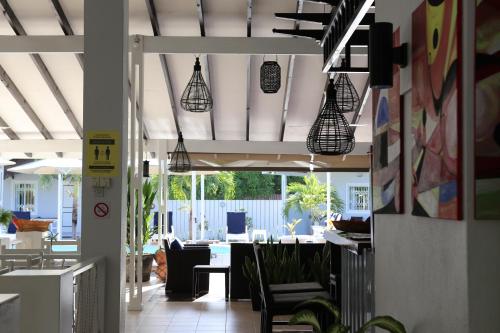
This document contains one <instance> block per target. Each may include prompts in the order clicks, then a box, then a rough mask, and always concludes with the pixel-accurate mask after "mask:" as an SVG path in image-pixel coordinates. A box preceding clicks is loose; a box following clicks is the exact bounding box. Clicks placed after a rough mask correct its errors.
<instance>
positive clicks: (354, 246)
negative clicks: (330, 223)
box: [323, 230, 372, 254]
mask: <svg viewBox="0 0 500 333" xmlns="http://www.w3.org/2000/svg"><path fill="white" fill-rule="evenodd" d="M348 235H349V234H348V233H345V232H343V231H340V230H325V233H324V234H323V237H324V238H325V239H326V240H327V241H328V242H330V243H333V244H336V245H339V246H344V247H346V248H348V249H349V250H351V251H353V252H354V253H356V254H361V253H362V252H363V249H370V248H371V247H372V244H371V240H370V239H366V240H365V239H360V240H356V239H353V238H349V237H348ZM367 237H368V238H369V237H370V235H369V234H367Z"/></svg>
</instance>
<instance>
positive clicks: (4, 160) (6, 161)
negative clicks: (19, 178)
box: [0, 157, 16, 166]
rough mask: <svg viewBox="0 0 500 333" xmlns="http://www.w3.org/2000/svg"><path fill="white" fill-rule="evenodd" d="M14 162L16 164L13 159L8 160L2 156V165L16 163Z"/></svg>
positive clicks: (0, 163) (0, 160) (0, 164)
mask: <svg viewBox="0 0 500 333" xmlns="http://www.w3.org/2000/svg"><path fill="white" fill-rule="evenodd" d="M14 164H16V162H12V161H9V160H6V159H5V158H1V157H0V166H3V165H14Z"/></svg>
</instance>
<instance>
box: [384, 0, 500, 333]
mask: <svg viewBox="0 0 500 333" xmlns="http://www.w3.org/2000/svg"><path fill="white" fill-rule="evenodd" d="M461 1H462V3H463V4H464V9H463V13H464V21H463V25H462V30H463V31H464V38H463V41H464V45H463V49H464V50H466V52H464V58H463V59H464V80H463V82H464V99H463V111H464V112H463V117H464V119H463V124H464V126H463V145H462V146H463V161H464V163H463V170H464V190H463V192H464V201H463V202H464V216H465V218H464V220H463V221H445V220H438V219H428V218H419V217H414V216H411V214H410V213H408V212H409V211H410V209H411V206H410V205H411V199H410V191H411V190H410V186H411V155H410V154H411V145H412V142H411V137H410V136H409V135H407V136H406V137H405V165H406V167H405V197H406V200H405V205H406V207H405V208H406V212H407V213H406V214H403V215H377V216H376V219H375V221H376V224H375V226H376V227H375V242H376V243H375V246H376V252H375V260H376V265H375V288H376V289H375V295H376V312H377V314H380V315H381V314H390V315H393V316H395V317H396V318H398V319H400V320H401V321H403V323H404V324H405V325H406V328H407V331H408V332H414V333H419V332H432V333H434V332H474V333H475V332H478V333H479V332H481V333H490V332H491V333H497V332H500V316H499V314H500V284H499V281H500V265H499V264H498V255H499V254H500V221H475V220H474V218H473V196H472V193H473V131H472V130H473V129H472V124H473V112H472V110H473V107H474V104H473V95H472V91H473V80H472V78H473V74H472V73H473V54H472V50H474V44H473V40H474V38H473V36H474V28H473V27H474V22H473V20H474V18H473V16H474V5H475V2H474V1H468V0H461ZM420 3H422V1H421V0H400V1H393V0H379V1H377V12H376V16H377V21H388V22H392V23H394V26H395V27H397V26H400V27H401V41H402V42H409V43H410V45H411V37H410V36H411V13H412V11H413V10H414V9H415V8H416V7H417V6H418V5H419V4H420ZM422 33H424V32H422ZM410 50H411V46H410ZM410 88H411V65H410V66H408V67H407V68H406V69H403V70H402V72H401V89H402V92H406V93H405V124H404V125H405V133H411V132H410V130H411V117H410V116H411V110H410V106H411V104H410V103H411V91H409V92H407V90H408V89H410Z"/></svg>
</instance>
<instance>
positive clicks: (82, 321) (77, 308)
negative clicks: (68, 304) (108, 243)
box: [68, 257, 106, 333]
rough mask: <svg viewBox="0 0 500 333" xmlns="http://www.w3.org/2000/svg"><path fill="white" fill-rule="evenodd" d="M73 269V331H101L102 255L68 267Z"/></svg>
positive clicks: (84, 332)
mask: <svg viewBox="0 0 500 333" xmlns="http://www.w3.org/2000/svg"><path fill="white" fill-rule="evenodd" d="M68 269H69V270H72V271H73V332H74V333H103V332H104V303H105V299H104V298H105V294H104V293H105V273H106V264H105V259H104V257H96V258H92V259H89V260H86V261H83V262H80V263H77V264H76V265H73V266H71V267H70V268H68Z"/></svg>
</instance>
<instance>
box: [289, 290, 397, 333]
mask: <svg viewBox="0 0 500 333" xmlns="http://www.w3.org/2000/svg"><path fill="white" fill-rule="evenodd" d="M318 307H319V308H324V309H325V310H326V311H327V312H328V313H330V314H331V315H332V316H333V318H334V322H333V324H331V325H330V326H329V327H324V328H322V327H321V324H320V322H319V320H318V318H316V314H315V313H314V312H313V311H312V310H310V309H311V308H314V309H318ZM296 309H297V310H299V311H298V312H297V313H296V314H295V315H293V317H292V318H291V319H290V321H289V323H290V324H291V325H311V326H312V327H313V331H314V332H315V333H348V332H351V328H350V327H349V326H345V325H343V324H342V320H341V319H342V318H341V314H340V311H339V309H337V307H335V305H333V304H332V303H330V302H329V301H328V300H326V299H324V298H321V297H317V298H313V299H310V300H307V301H305V302H302V303H301V304H299V305H298V306H297V307H296ZM372 327H378V328H381V329H384V330H386V331H388V332H390V333H406V329H405V327H404V325H403V324H402V323H401V322H399V321H398V320H396V319H394V318H393V317H391V316H377V317H374V318H372V319H371V320H369V321H367V322H366V323H365V324H364V325H363V326H362V327H361V328H360V329H359V330H358V331H357V332H356V333H364V332H367V331H368V329H370V328H372Z"/></svg>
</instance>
